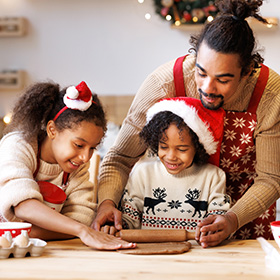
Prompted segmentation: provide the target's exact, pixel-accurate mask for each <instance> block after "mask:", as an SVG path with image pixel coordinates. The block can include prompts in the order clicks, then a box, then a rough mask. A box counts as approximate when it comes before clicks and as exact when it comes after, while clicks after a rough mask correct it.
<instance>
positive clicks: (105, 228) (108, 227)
mask: <svg viewBox="0 0 280 280" xmlns="http://www.w3.org/2000/svg"><path fill="white" fill-rule="evenodd" d="M100 231H102V232H104V233H107V234H110V235H115V234H116V232H118V230H117V229H116V228H115V227H114V226H111V225H105V226H103V227H101V229H100Z"/></svg>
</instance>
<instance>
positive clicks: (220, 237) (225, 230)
mask: <svg viewBox="0 0 280 280" xmlns="http://www.w3.org/2000/svg"><path fill="white" fill-rule="evenodd" d="M237 227H238V221H237V217H236V215H235V214H234V213H233V212H228V213H226V214H225V215H209V216H208V217H207V218H205V219H204V220H203V221H202V222H200V223H199V224H198V225H197V228H196V235H195V239H196V241H197V242H199V243H200V244H201V246H202V247H203V248H207V247H213V246H217V245H218V244H220V243H221V242H222V241H224V240H225V239H226V238H227V237H228V236H229V235H230V234H231V233H233V232H235V231H236V230H237Z"/></svg>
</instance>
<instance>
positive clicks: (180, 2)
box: [154, 0, 218, 25]
mask: <svg viewBox="0 0 280 280" xmlns="http://www.w3.org/2000/svg"><path fill="white" fill-rule="evenodd" d="M214 2H215V1H213V0H212V1H209V0H154V4H155V7H156V13H158V14H159V15H160V16H161V17H162V18H163V19H165V20H168V21H170V22H172V23H173V24H175V25H180V24H197V23H204V22H206V21H211V20H213V18H214V17H215V16H216V15H217V13H218V9H217V8H216V6H215V5H214Z"/></svg>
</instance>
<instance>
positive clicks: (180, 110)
mask: <svg viewBox="0 0 280 280" xmlns="http://www.w3.org/2000/svg"><path fill="white" fill-rule="evenodd" d="M163 111H170V112H172V113H174V114H176V115H178V116H179V117H181V118H182V119H183V120H184V122H185V123H186V124H187V126H188V127H189V128H191V129H192V130H193V131H194V132H195V133H196V135H197V136H198V139H199V142H200V143H201V144H202V145H203V147H204V149H205V150H206V152H207V153H208V154H209V155H212V154H214V153H215V152H216V150H217V147H218V142H215V139H214V136H213V134H212V132H211V131H210V130H209V125H208V124H207V123H206V122H204V121H203V120H202V119H201V118H200V117H199V116H198V114H197V109H196V108H195V107H194V106H189V105H187V104H186V103H185V102H184V101H182V100H162V101H160V102H158V103H156V104H154V105H153V106H152V107H151V108H150V109H149V110H148V111H147V123H148V122H149V121H150V120H151V119H152V118H153V116H154V115H155V114H157V113H159V112H163Z"/></svg>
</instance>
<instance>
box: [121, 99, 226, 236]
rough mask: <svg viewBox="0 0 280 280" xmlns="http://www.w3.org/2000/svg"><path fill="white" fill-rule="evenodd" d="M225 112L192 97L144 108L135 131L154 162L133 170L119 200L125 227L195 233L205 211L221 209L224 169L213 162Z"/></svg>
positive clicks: (223, 196) (224, 204) (221, 133)
mask: <svg viewBox="0 0 280 280" xmlns="http://www.w3.org/2000/svg"><path fill="white" fill-rule="evenodd" d="M223 119H224V110H223V109H219V110H216V111H213V110H208V109H206V108H204V106H203V105H202V104H201V102H200V100H198V99H193V98H185V97H182V98H171V99H164V100H162V101H160V102H158V103H156V104H155V105H154V106H152V107H151V108H150V109H149V110H148V112H147V124H146V125H145V126H144V128H143V130H142V131H141V133H140V137H141V139H143V140H144V142H145V143H146V145H147V147H148V148H149V149H150V151H151V153H152V154H153V155H157V156H158V159H159V160H153V161H146V162H143V163H140V164H139V165H138V166H136V167H135V168H134V170H133V171H132V173H131V175H130V178H129V180H128V184H127V186H126V189H125V192H124V197H123V199H122V212H123V223H124V225H123V226H124V227H125V228H142V229H147V228H158V229H162V228H185V229H186V230H188V231H195V229H196V226H197V224H198V223H199V222H200V221H201V220H202V219H203V218H204V217H206V216H207V215H209V214H210V213H211V214H213V213H219V214H223V213H225V212H226V211H227V210H228V209H229V207H230V198H229V197H228V196H227V195H226V194H225V187H226V184H225V173H224V172H223V171H222V170H221V169H220V168H218V167H217V166H215V165H213V164H209V163H207V160H208V158H209V155H211V157H210V159H209V161H210V162H212V163H214V164H216V165H217V164H218V162H219V158H218V156H219V149H220V147H219V146H220V145H219V143H220V141H221V138H222V135H223Z"/></svg>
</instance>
